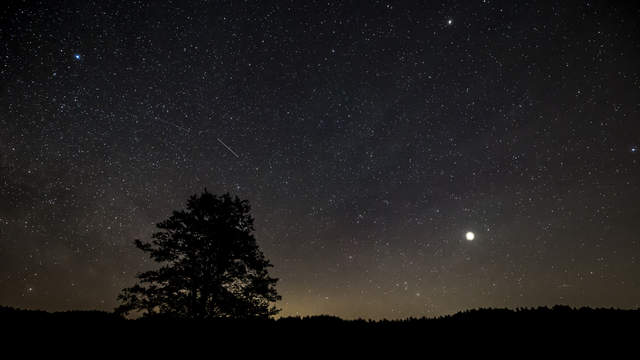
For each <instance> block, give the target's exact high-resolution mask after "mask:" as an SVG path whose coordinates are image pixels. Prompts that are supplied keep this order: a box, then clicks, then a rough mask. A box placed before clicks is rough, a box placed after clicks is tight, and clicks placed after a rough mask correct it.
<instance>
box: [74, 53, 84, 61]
mask: <svg viewBox="0 0 640 360" xmlns="http://www.w3.org/2000/svg"><path fill="white" fill-rule="evenodd" d="M73 57H74V58H75V59H76V60H80V59H81V58H82V56H81V55H80V54H73Z"/></svg>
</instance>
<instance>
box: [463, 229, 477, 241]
mask: <svg viewBox="0 0 640 360" xmlns="http://www.w3.org/2000/svg"><path fill="white" fill-rule="evenodd" d="M465 237H466V238H467V240H469V241H472V240H473V239H475V238H476V234H474V233H473V232H471V231H468V232H467V233H466V234H465Z"/></svg>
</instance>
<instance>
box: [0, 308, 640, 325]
mask: <svg viewBox="0 0 640 360" xmlns="http://www.w3.org/2000/svg"><path fill="white" fill-rule="evenodd" d="M16 320H17V321H55V322H64V321H91V322H101V321H104V322H106V321H109V322H114V321H117V322H123V323H158V322H190V323H200V324H202V323H207V324H211V325H216V324H221V325H224V326H230V325H232V324H247V323H250V324H253V325H256V324H262V325H265V326H267V325H268V326H274V327H279V328H288V327H306V326H310V327H316V326H321V327H325V326H335V327H369V328H381V327H389V326H391V327H396V326H399V327H413V326H418V325H419V326H432V325H439V326H441V325H447V324H452V325H457V324H459V323H460V322H465V323H467V325H471V324H473V323H478V324H480V323H486V322H492V323H496V322H511V323H529V324H541V323H556V324H558V323H564V324H571V323H574V322H594V321H595V322H630V323H631V322H633V323H637V322H638V321H639V320H640V309H631V310H623V309H614V308H589V307H581V308H572V307H570V306H566V305H556V306H553V307H551V308H549V307H537V308H517V309H504V308H495V309H494V308H480V309H471V310H465V311H461V312H458V313H455V314H453V315H446V316H439V317H435V318H427V317H422V318H414V317H410V318H406V319H398V320H366V319H356V320H343V319H341V318H339V317H337V316H331V315H313V316H304V317H299V316H290V317H282V318H278V319H269V320H233V319H212V320H183V319H175V318H169V317H160V316H155V317H147V318H144V317H143V318H139V319H125V318H124V317H121V316H119V315H117V314H114V313H111V312H106V311H98V310H93V311H79V310H73V311H61V312H47V311H42V310H25V309H16V308H12V307H7V306H0V321H3V322H6V321H16Z"/></svg>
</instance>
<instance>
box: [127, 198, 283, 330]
mask: <svg viewBox="0 0 640 360" xmlns="http://www.w3.org/2000/svg"><path fill="white" fill-rule="evenodd" d="M250 209H251V208H250V205H249V202H248V201H246V200H240V199H239V198H238V197H237V196H236V197H232V196H231V195H229V194H228V193H227V194H224V195H222V196H216V195H213V194H211V193H209V192H208V191H207V189H205V190H204V193H202V194H201V195H200V196H198V195H193V196H191V197H190V198H189V200H188V201H187V208H186V209H185V210H180V211H173V215H171V217H169V218H168V219H167V220H164V221H162V222H160V223H158V224H157V225H156V226H157V227H158V229H160V230H159V231H158V232H156V233H154V234H153V235H152V239H153V240H152V241H151V242H142V241H140V240H138V239H137V240H135V245H136V247H137V248H139V249H140V250H142V251H144V252H145V253H147V254H148V255H149V256H150V257H151V259H153V260H154V261H156V262H157V263H159V265H160V267H159V268H158V269H156V270H150V271H146V272H143V273H140V274H138V275H137V279H138V283H137V284H135V285H134V286H133V287H130V288H126V289H123V290H122V293H121V294H120V295H119V296H118V300H119V301H120V303H121V305H120V306H119V307H117V308H116V312H118V313H121V314H125V315H126V314H129V313H131V312H137V313H141V314H142V315H143V316H154V315H160V316H166V317H173V318H187V319H211V318H266V317H269V316H272V315H275V314H277V313H278V312H279V310H278V309H276V307H275V306H274V304H273V303H274V302H275V301H277V300H280V299H281V297H280V296H279V295H278V293H277V291H276V289H275V284H276V282H277V280H278V279H275V278H272V277H270V276H269V274H268V268H269V267H272V264H271V263H270V262H269V260H267V259H266V258H265V256H264V254H263V253H262V251H261V250H260V249H259V248H258V245H257V243H256V239H255V237H254V236H253V234H252V233H253V231H254V226H253V221H254V220H253V217H252V216H251V215H250V213H249V212H250Z"/></svg>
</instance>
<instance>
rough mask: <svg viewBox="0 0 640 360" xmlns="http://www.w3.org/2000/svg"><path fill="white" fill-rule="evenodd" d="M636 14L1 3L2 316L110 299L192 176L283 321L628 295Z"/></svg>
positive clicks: (489, 2)
mask: <svg viewBox="0 0 640 360" xmlns="http://www.w3.org/2000/svg"><path fill="white" fill-rule="evenodd" d="M151 3H153V4H151ZM639 9H640V5H638V4H637V3H636V2H634V1H619V2H608V1H591V2H590V1H555V2H551V1H540V2H538V1H493V0H485V1H481V0H478V1H475V0H474V1H457V2H442V1H440V2H431V1H428V2H416V3H414V4H411V3H409V2H377V1H376V2H354V3H350V2H349V3H347V2H328V1H322V2H311V1H289V2H287V1H276V2H273V3H271V2H267V1H260V2H240V1H231V2H223V1H212V2H210V3H207V2H204V1H166V2H165V1H163V2H157V3H156V2H149V3H147V2H144V1H135V2H134V1H67V2H56V1H42V2H31V1H30V2H27V3H25V2H22V1H10V4H9V5H4V6H3V9H2V10H0V11H1V17H0V20H1V22H0V31H1V32H0V36H1V40H2V41H1V43H0V45H1V47H0V55H1V56H2V67H1V68H0V79H1V82H0V86H1V95H0V103H1V105H0V305H6V306H15V307H21V308H31V309H36V308H38V309H45V310H67V309H103V310H112V309H113V308H114V307H115V306H116V305H117V302H116V296H117V295H118V293H119V292H120V290H121V289H122V288H123V287H128V286H131V285H133V284H134V283H135V278H134V277H135V274H136V273H138V272H140V271H143V270H147V269H149V268H152V267H154V266H155V264H154V263H153V262H151V261H150V260H149V259H148V258H147V257H146V254H144V253H143V252H141V251H139V250H138V249H136V248H135V246H134V245H133V240H134V239H136V238H140V239H143V240H149V239H150V235H151V233H152V232H153V231H155V224H156V223H157V222H159V221H162V220H164V219H166V218H167V217H168V216H169V215H170V214H171V211H172V210H177V209H182V208H184V207H185V204H186V200H187V198H188V197H189V196H190V195H193V194H199V193H201V192H202V191H203V190H204V188H205V187H206V188H207V189H208V190H209V191H210V192H212V193H214V194H222V193H225V192H230V193H232V194H235V195H238V196H239V197H240V198H242V199H247V200H249V201H250V203H251V205H252V214H253V216H254V217H255V219H256V224H255V225H256V238H257V239H258V244H259V246H260V247H261V249H262V250H263V251H264V253H265V255H266V256H267V258H269V259H270V260H271V262H272V263H273V264H274V268H272V274H273V275H274V276H276V277H278V278H280V281H279V283H278V286H277V288H278V290H279V292H280V294H281V295H282V297H283V299H282V301H280V302H278V303H277V306H279V307H280V308H282V309H283V311H282V315H285V316H286V315H296V314H300V315H311V314H331V315H337V316H341V317H345V318H355V317H363V318H375V319H379V318H383V317H384V318H403V317H408V316H423V315H424V316H436V315H442V314H449V313H453V312H457V311H460V310H465V309H470V308H477V307H511V308H515V307H529V306H539V305H540V306H543V305H547V306H549V305H554V304H568V305H571V306H583V305H585V306H598V307H599V306H606V307H610V306H611V307H622V308H636V307H639V306H640V11H639ZM467 232H473V233H474V234H475V238H474V239H473V240H472V241H469V240H467V239H466V233H467Z"/></svg>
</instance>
